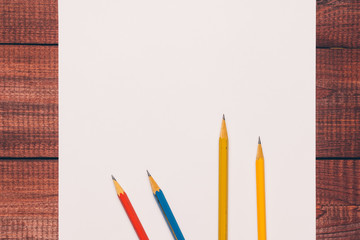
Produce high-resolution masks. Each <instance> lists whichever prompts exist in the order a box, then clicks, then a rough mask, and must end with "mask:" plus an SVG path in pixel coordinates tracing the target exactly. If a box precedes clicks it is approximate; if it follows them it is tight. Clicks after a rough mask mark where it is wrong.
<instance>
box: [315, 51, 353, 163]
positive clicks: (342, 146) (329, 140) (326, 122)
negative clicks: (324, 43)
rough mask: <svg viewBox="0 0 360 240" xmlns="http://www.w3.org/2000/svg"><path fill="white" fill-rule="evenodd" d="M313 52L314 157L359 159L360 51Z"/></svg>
mask: <svg viewBox="0 0 360 240" xmlns="http://www.w3.org/2000/svg"><path fill="white" fill-rule="evenodd" d="M316 53H317V57H316V75H317V76H316V156H317V157H325V158H333V157H338V158H341V157H342V158H344V157H351V158H354V157H360V81H359V79H360V78H359V77H360V49H317V51H316Z"/></svg>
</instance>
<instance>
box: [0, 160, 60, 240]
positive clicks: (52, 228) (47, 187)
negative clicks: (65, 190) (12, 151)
mask: <svg viewBox="0 0 360 240" xmlns="http://www.w3.org/2000/svg"><path fill="white" fill-rule="evenodd" d="M0 172H1V177H0V239H57V236H58V224H57V219H58V217H57V216H58V162H57V160H23V159H16V160H9V159H3V160H2V161H0Z"/></svg>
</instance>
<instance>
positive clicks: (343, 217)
mask: <svg viewBox="0 0 360 240" xmlns="http://www.w3.org/2000/svg"><path fill="white" fill-rule="evenodd" d="M316 239H336V240H359V239H360V207H359V206H319V207H318V209H317V221H316Z"/></svg>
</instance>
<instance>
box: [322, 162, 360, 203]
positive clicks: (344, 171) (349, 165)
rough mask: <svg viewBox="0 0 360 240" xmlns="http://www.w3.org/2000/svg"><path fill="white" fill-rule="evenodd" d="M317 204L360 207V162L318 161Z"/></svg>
mask: <svg viewBox="0 0 360 240" xmlns="http://www.w3.org/2000/svg"><path fill="white" fill-rule="evenodd" d="M316 203H317V205H322V206H335V205H338V206H346V205H358V206H359V205H360V160H343V159H341V160H340V159H336V160H316Z"/></svg>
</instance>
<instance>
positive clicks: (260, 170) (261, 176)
mask: <svg viewBox="0 0 360 240" xmlns="http://www.w3.org/2000/svg"><path fill="white" fill-rule="evenodd" d="M256 196H257V219H258V240H266V210H265V169H264V155H263V151H262V147H261V141H260V137H259V141H258V149H257V154H256Z"/></svg>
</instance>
